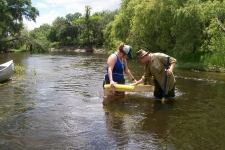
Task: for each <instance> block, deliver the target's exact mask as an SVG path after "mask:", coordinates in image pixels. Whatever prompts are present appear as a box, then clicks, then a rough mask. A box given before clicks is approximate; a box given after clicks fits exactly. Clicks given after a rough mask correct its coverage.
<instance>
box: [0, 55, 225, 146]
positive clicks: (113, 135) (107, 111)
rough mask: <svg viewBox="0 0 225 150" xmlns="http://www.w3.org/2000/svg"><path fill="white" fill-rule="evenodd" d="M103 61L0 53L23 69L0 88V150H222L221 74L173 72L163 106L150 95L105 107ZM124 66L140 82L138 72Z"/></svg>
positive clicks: (224, 81) (224, 78)
mask: <svg viewBox="0 0 225 150" xmlns="http://www.w3.org/2000/svg"><path fill="white" fill-rule="evenodd" d="M107 57H108V56H107V54H92V53H75V52H67V53H62V52H51V53H46V54H29V53H18V54H16V53H12V54H0V63H4V62H6V61H8V60H11V59H13V60H14V63H15V64H21V65H22V66H24V67H25V68H26V73H25V74H24V75H17V74H14V75H13V76H12V78H11V80H9V81H7V82H4V83H2V84H0V122H1V123H0V150H34V149H35V150H43V149H46V150H47V149H54V150H55V149H59V150H66V149H67V150H80V149H81V150H90V149H95V150H100V149H102V150H111V149H128V150H137V149H152V150H164V149H165V150H177V149H179V150H186V149H193V150H196V149H205V150H207V149H209V150H212V149H215V150H223V149H224V148H225V144H224V137H225V101H224V96H225V94H224V89H225V74H222V73H207V72H198V71H193V70H181V69H176V68H175V70H174V74H175V75H176V81H177V83H176V97H175V99H173V100H166V102H165V104H162V103H161V101H160V100H156V99H154V97H153V93H151V92H149V93H126V95H125V96H120V97H115V98H114V99H113V100H111V99H110V100H109V99H104V97H103V91H102V80H103V77H104V74H105V71H106V60H107ZM128 65H129V68H130V70H131V71H132V73H133V75H134V76H135V78H136V79H140V78H141V76H142V73H143V68H144V67H143V65H142V64H140V63H137V62H136V61H135V60H129V61H128ZM126 83H127V84H129V83H131V82H130V81H129V80H128V79H127V80H126ZM103 101H104V102H105V103H104V104H105V105H103Z"/></svg>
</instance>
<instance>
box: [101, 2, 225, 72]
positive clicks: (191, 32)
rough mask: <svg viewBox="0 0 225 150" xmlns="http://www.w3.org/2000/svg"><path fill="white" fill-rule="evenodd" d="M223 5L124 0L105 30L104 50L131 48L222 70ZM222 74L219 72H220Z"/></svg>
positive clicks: (224, 5)
mask: <svg viewBox="0 0 225 150" xmlns="http://www.w3.org/2000/svg"><path fill="white" fill-rule="evenodd" d="M224 18H225V2H223V1H219V0H215V1H209V0H200V1H199V0H184V1H183V0H150V1H139V0H123V1H122V3H121V9H120V11H119V13H118V15H116V16H115V20H114V21H113V22H110V23H109V24H108V25H107V27H106V28H105V30H104V38H105V43H104V46H105V47H108V48H109V49H111V48H114V47H115V45H117V44H118V42H120V41H123V42H125V43H127V44H130V45H131V46H132V47H133V49H134V52H136V51H137V50H139V49H145V50H147V51H151V52H164V53H168V54H170V55H172V56H174V57H177V59H178V60H182V61H186V62H193V63H201V64H203V65H206V67H207V66H210V65H211V66H221V67H224V64H225V62H224V61H223V57H224V48H225V44H224V43H225V41H224V39H225V27H224V24H225V23H224V21H225V19H224ZM220 70H221V69H220Z"/></svg>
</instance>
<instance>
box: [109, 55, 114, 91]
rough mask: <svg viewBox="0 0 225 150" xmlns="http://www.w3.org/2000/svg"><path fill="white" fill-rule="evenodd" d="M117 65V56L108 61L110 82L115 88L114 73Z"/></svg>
mask: <svg viewBox="0 0 225 150" xmlns="http://www.w3.org/2000/svg"><path fill="white" fill-rule="evenodd" d="M115 64H116V56H115V55H110V56H109V58H108V60H107V66H108V76H109V81H110V86H111V87H114V84H115V82H114V81H113V77H112V71H113V68H114V66H115Z"/></svg>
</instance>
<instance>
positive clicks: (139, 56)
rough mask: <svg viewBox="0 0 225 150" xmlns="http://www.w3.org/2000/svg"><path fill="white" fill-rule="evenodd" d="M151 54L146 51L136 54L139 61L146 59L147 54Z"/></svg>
mask: <svg viewBox="0 0 225 150" xmlns="http://www.w3.org/2000/svg"><path fill="white" fill-rule="evenodd" d="M149 53H150V52H146V51H144V50H142V49H141V50H139V51H137V52H136V58H137V59H140V58H142V57H144V56H145V55H147V54H149Z"/></svg>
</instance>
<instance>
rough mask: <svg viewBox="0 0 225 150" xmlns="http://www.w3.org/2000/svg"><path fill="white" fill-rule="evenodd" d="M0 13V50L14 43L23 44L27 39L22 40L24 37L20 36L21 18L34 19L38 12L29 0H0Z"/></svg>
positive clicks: (14, 44) (10, 46) (5, 49)
mask: <svg viewBox="0 0 225 150" xmlns="http://www.w3.org/2000/svg"><path fill="white" fill-rule="evenodd" d="M0 14H1V15H0V50H2V51H7V50H8V49H11V48H13V47H12V46H16V44H19V43H20V44H21V45H23V44H24V43H25V42H27V40H25V41H24V42H23V39H24V37H23V36H21V32H22V31H23V28H24V27H23V18H25V19H27V20H29V21H35V19H36V17H37V16H38V15H39V12H38V10H37V9H36V8H34V7H32V6H31V1H30V0H10V1H6V0H2V1H1V2H0ZM25 38H26V37H25ZM26 39H27V38H26ZM21 41H22V43H21Z"/></svg>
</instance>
